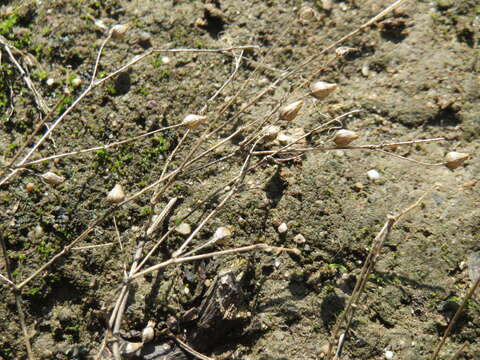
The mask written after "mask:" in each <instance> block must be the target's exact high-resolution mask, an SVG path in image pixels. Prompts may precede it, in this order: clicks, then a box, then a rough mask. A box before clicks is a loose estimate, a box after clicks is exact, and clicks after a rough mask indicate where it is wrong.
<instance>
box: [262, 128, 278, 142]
mask: <svg viewBox="0 0 480 360" xmlns="http://www.w3.org/2000/svg"><path fill="white" fill-rule="evenodd" d="M279 132H280V127H279V126H276V125H268V126H266V127H264V128H263V129H262V133H263V138H264V139H265V141H272V140H275V139H276V138H277V136H278V133H279Z"/></svg>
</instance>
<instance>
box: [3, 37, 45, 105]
mask: <svg viewBox="0 0 480 360" xmlns="http://www.w3.org/2000/svg"><path fill="white" fill-rule="evenodd" d="M0 44H2V45H3V48H4V49H5V51H6V52H7V54H8V56H9V57H10V60H11V61H12V62H13V64H14V65H15V66H16V67H17V69H18V71H19V72H20V75H21V76H22V78H23V80H24V81H25V83H26V84H27V87H28V88H29V89H30V91H31V92H32V93H33V97H34V98H35V101H36V103H37V106H38V107H39V108H40V110H42V112H43V113H44V114H48V113H49V112H50V109H49V108H48V105H47V104H46V103H45V101H44V100H43V98H42V96H41V95H40V93H39V92H38V90H37V88H36V87H35V85H34V84H33V81H32V79H30V76H28V74H27V73H26V71H25V70H23V68H22V66H21V65H20V64H19V63H18V61H17V60H16V59H15V56H13V54H12V52H11V50H10V46H9V45H8V44H7V43H6V42H5V41H4V40H3V37H0Z"/></svg>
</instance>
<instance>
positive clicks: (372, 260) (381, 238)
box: [326, 191, 430, 359]
mask: <svg viewBox="0 0 480 360" xmlns="http://www.w3.org/2000/svg"><path fill="white" fill-rule="evenodd" d="M428 194H430V191H428V192H426V193H424V194H423V195H422V196H421V197H420V198H419V199H418V200H417V201H416V202H415V203H413V204H412V205H410V206H409V207H407V208H405V209H404V210H402V211H400V212H399V213H398V214H397V215H392V216H388V217H387V221H386V222H385V224H384V225H383V227H382V229H381V230H380V232H379V233H378V234H377V236H376V237H375V239H374V240H373V243H372V246H371V249H370V251H369V253H368V256H367V258H366V260H365V262H364V264H363V267H362V270H361V272H360V275H359V277H358V279H357V282H356V284H355V287H354V289H353V292H352V295H351V296H350V299H349V301H348V304H347V306H346V308H345V310H344V311H343V312H342V314H341V315H340V317H339V319H338V320H337V323H336V325H335V327H334V330H333V331H332V335H331V337H330V341H329V343H330V346H329V349H328V351H327V356H326V358H327V359H331V356H332V353H331V350H332V347H333V344H334V343H335V342H336V339H337V338H338V335H339V332H340V329H341V328H342V326H343V324H344V323H345V330H344V332H343V334H344V337H345V338H346V337H347V336H348V330H349V328H350V325H351V323H352V320H353V317H354V315H355V310H356V308H357V305H358V303H359V300H360V296H361V295H362V293H363V290H364V289H365V285H366V283H367V281H368V278H369V275H370V273H371V272H372V270H373V268H374V267H375V264H376V262H377V259H378V256H379V255H380V251H381V249H382V247H383V244H384V243H385V241H386V240H387V239H388V237H389V236H390V233H391V231H392V229H393V226H394V225H395V224H396V223H397V222H398V221H399V220H400V219H401V218H402V217H403V216H405V215H406V214H408V213H409V212H410V211H412V210H413V209H415V208H416V207H418V206H419V205H420V204H421V202H422V201H423V200H424V199H425V197H426V196H427V195H428ZM337 355H338V356H339V355H340V354H337Z"/></svg>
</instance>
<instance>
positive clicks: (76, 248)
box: [72, 242, 115, 250]
mask: <svg viewBox="0 0 480 360" xmlns="http://www.w3.org/2000/svg"><path fill="white" fill-rule="evenodd" d="M112 245H115V243H113V242H109V243H106V244H100V245H88V246H77V247H73V248H72V250H89V249H96V248H100V247H105V246H112Z"/></svg>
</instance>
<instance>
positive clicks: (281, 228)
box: [277, 223, 288, 234]
mask: <svg viewBox="0 0 480 360" xmlns="http://www.w3.org/2000/svg"><path fill="white" fill-rule="evenodd" d="M277 230H278V232H279V233H280V234H284V233H286V232H287V230H288V227H287V224H285V223H281V224H280V225H279V226H278V229H277Z"/></svg>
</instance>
